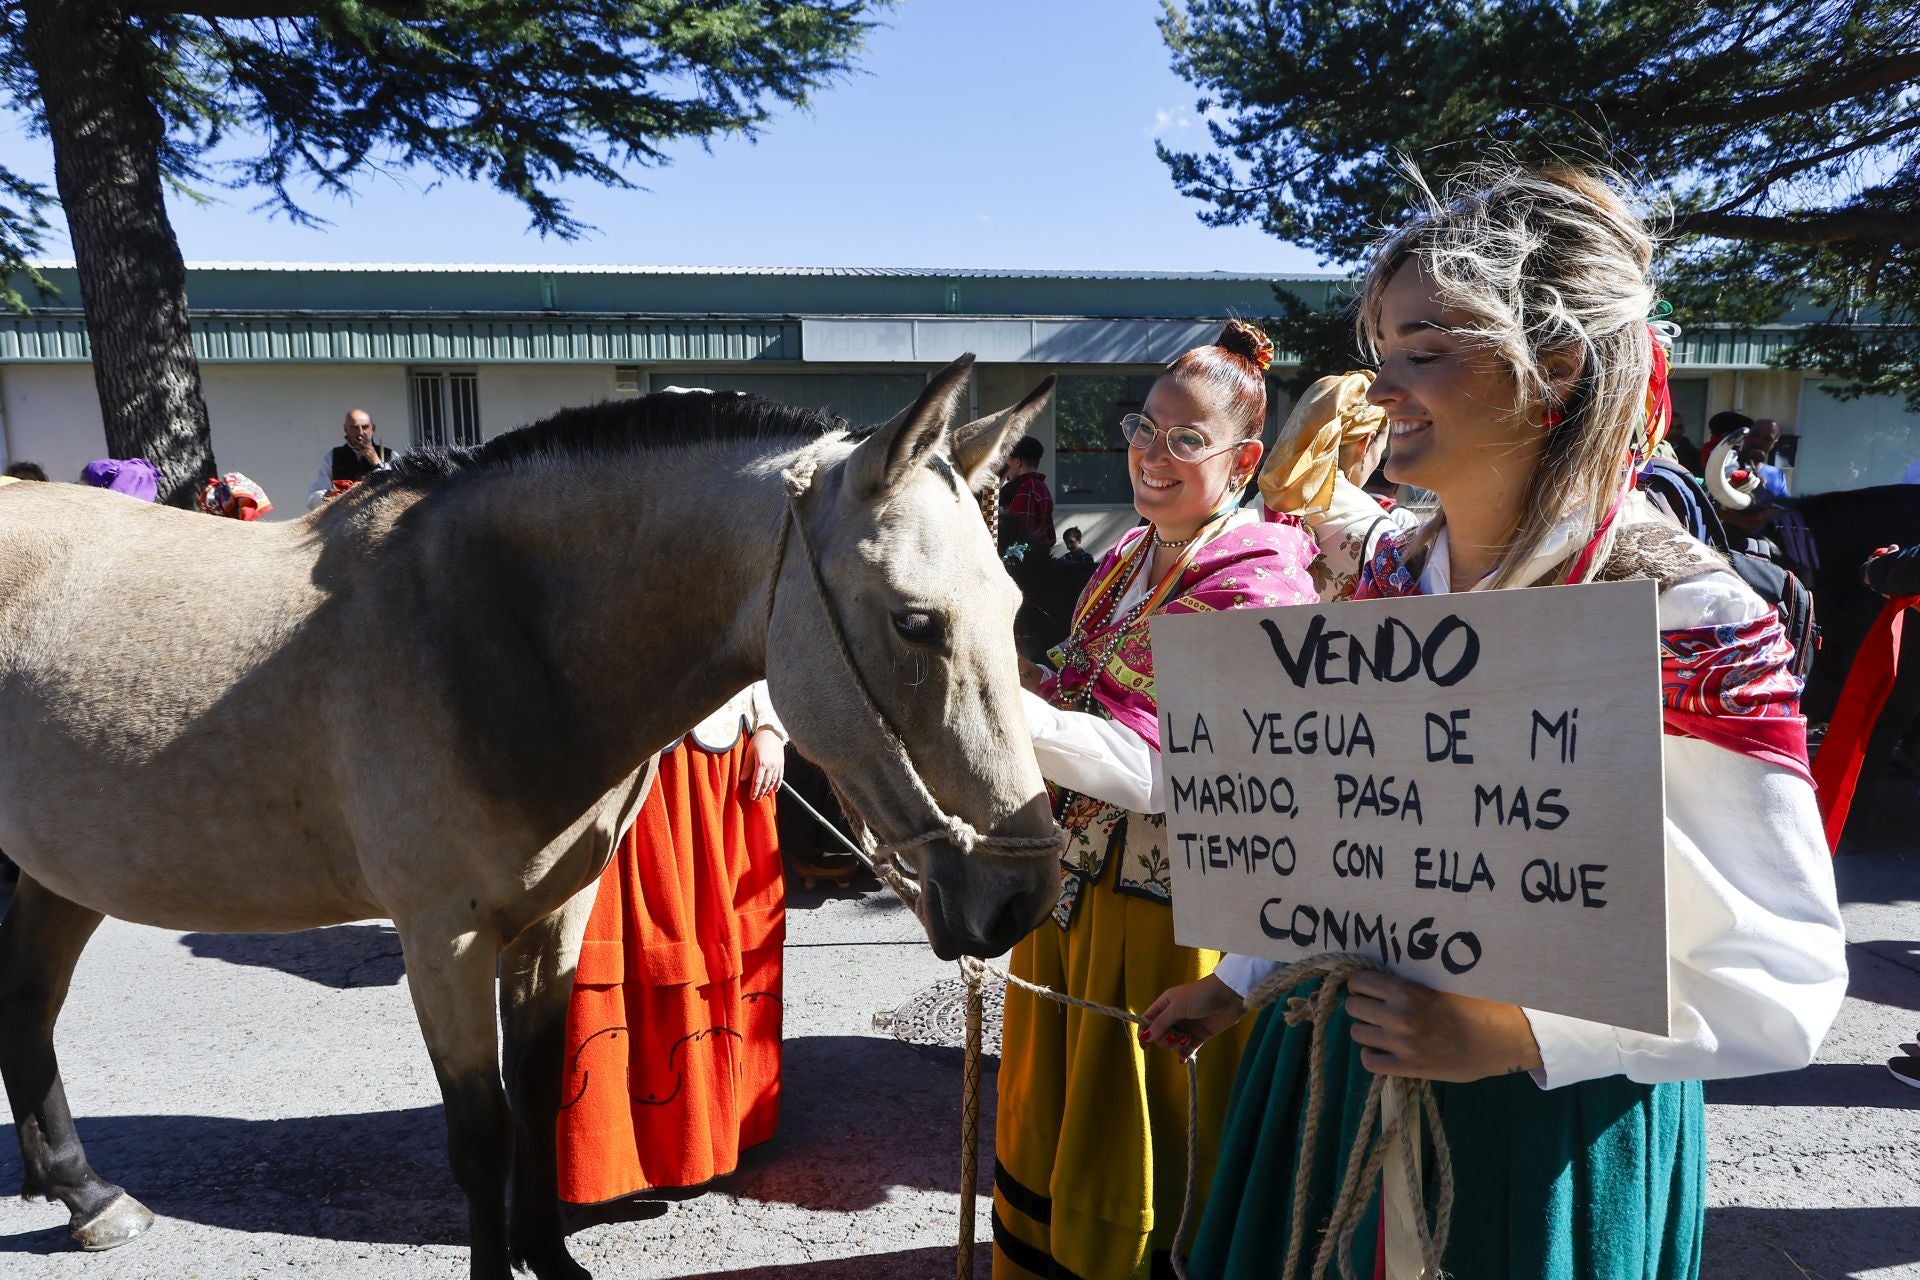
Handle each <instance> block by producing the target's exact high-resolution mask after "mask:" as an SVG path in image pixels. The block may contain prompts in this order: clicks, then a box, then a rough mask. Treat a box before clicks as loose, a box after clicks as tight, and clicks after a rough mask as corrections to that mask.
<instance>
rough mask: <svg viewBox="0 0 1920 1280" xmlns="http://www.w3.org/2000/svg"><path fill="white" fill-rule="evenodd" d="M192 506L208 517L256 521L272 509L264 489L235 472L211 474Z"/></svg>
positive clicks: (270, 501) (271, 503)
mask: <svg viewBox="0 0 1920 1280" xmlns="http://www.w3.org/2000/svg"><path fill="white" fill-rule="evenodd" d="M194 505H195V506H197V507H199V508H200V510H202V511H204V512H206V513H207V514H208V515H210V516H226V517H228V518H229V519H233V520H258V519H259V518H260V517H261V516H263V515H265V514H267V512H269V511H271V510H273V502H272V500H271V499H269V498H268V497H267V491H266V490H265V489H262V488H261V487H260V486H259V485H257V484H255V483H254V482H253V481H251V480H249V479H247V478H246V476H244V475H242V474H241V473H240V472H238V471H229V472H227V474H225V475H223V476H215V477H214V478H213V479H211V480H209V481H207V482H206V484H204V485H202V486H201V487H200V496H199V497H197V498H195V499H194Z"/></svg>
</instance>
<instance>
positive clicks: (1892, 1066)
mask: <svg viewBox="0 0 1920 1280" xmlns="http://www.w3.org/2000/svg"><path fill="white" fill-rule="evenodd" d="M1909 483H1911V482H1909ZM1860 580H1861V581H1862V582H1864V583H1866V584H1867V589H1868V590H1870V591H1877V592H1879V593H1880V594H1881V595H1883V596H1886V597H1888V598H1889V599H1893V600H1898V599H1902V598H1904V597H1907V596H1920V546H1915V547H1907V548H1904V549H1902V548H1900V547H1898V546H1891V547H1881V548H1880V549H1879V550H1878V551H1875V552H1874V553H1873V554H1872V555H1871V556H1869V557H1867V561H1866V563H1865V564H1863V565H1861V566H1860ZM1908 616H1909V618H1911V616H1912V613H1911V611H1909V613H1908ZM1914 1039H1915V1040H1916V1041H1920V1033H1915V1036H1914ZM1906 1047H1908V1048H1911V1049H1913V1050H1914V1053H1910V1054H1900V1055H1897V1056H1895V1057H1892V1058H1888V1059H1887V1070H1888V1071H1890V1072H1891V1073H1892V1074H1893V1078H1894V1079H1895V1080H1898V1081H1899V1082H1900V1083H1901V1084H1905V1085H1911V1086H1913V1087H1914V1088H1916V1089H1920V1044H1914V1045H1909V1046H1906Z"/></svg>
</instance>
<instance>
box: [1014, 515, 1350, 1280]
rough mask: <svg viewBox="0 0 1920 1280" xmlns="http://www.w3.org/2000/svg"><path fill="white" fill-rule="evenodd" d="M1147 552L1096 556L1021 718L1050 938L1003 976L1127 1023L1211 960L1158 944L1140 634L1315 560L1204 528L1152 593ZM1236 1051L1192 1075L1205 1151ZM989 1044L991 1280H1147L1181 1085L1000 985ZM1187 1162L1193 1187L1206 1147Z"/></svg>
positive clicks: (1251, 602) (1304, 543)
mask: <svg viewBox="0 0 1920 1280" xmlns="http://www.w3.org/2000/svg"><path fill="white" fill-rule="evenodd" d="M1148 534H1149V530H1147V529H1135V530H1133V531H1131V532H1130V533H1128V534H1127V535H1126V536H1125V537H1123V538H1122V539H1121V540H1120V542H1119V544H1118V545H1117V546H1116V547H1115V548H1114V549H1113V550H1112V551H1110V552H1108V553H1107V555H1106V557H1105V559H1104V560H1102V562H1101V564H1100V567H1099V568H1098V569H1097V570H1095V572H1094V576H1093V579H1092V581H1091V582H1090V583H1089V584H1088V587H1087V590H1086V591H1085V592H1084V593H1083V594H1082V596H1081V598H1080V603H1079V605H1078V606H1077V608H1076V609H1075V612H1074V621H1073V630H1072V634H1071V635H1070V636H1069V637H1068V639H1067V640H1066V641H1065V642H1064V643H1063V644H1062V645H1061V646H1060V647H1059V648H1057V649H1055V650H1054V651H1053V655H1052V656H1053V657H1054V659H1055V661H1056V662H1057V663H1058V664H1059V666H1060V670H1059V674H1058V675H1056V676H1055V677H1054V678H1053V679H1051V680H1049V681H1047V682H1046V683H1045V684H1044V685H1042V686H1041V696H1040V697H1039V698H1035V697H1033V696H1032V695H1027V697H1026V700H1025V701H1026V705H1027V708H1028V718H1029V721H1030V722H1031V727H1032V730H1033V740H1034V751H1035V754H1036V755H1037V756H1038V757H1039V760H1040V767H1041V772H1042V773H1043V774H1045V775H1046V777H1047V778H1048V780H1049V781H1050V782H1051V783H1053V784H1055V786H1056V790H1055V795H1054V799H1055V801H1056V805H1057V810H1056V811H1057V812H1058V813H1059V814H1060V818H1061V822H1062V825H1063V826H1065V827H1066V829H1067V832H1068V835H1069V840H1070V843H1069V845H1068V848H1067V852H1066V854H1065V856H1064V858H1063V862H1062V885H1061V895H1060V902H1059V905H1058V906H1057V907H1056V908H1055V910H1054V914H1053V918H1052V921H1051V922H1050V923H1042V924H1041V926H1040V927H1039V928H1038V929H1037V930H1035V931H1034V932H1033V933H1032V934H1030V935H1029V936H1028V937H1027V938H1025V939H1024V940H1022V941H1021V942H1020V943H1019V944H1018V945H1017V946H1016V947H1015V948H1014V951H1013V960H1012V966H1013V971H1014V972H1015V973H1016V974H1018V975H1019V976H1021V977H1023V978H1026V979H1028V980H1029V981H1033V982H1038V983H1042V984H1045V985H1047V986H1049V987H1052V988H1053V989H1054V990H1056V991H1062V992H1066V993H1069V994H1071V995H1075V996H1079V997H1081V998H1084V999H1088V1000H1093V1001H1097V1002H1099V1003H1101V1004H1107V1005H1114V1006H1120V1007H1124V1008H1127V1009H1131V1010H1133V1011H1135V1012H1138V1011H1140V1010H1142V1009H1144V1008H1146V1007H1147V1005H1148V1004H1150V1003H1152V1001H1153V1000H1154V999H1155V997H1157V996H1158V995H1159V994H1160V993H1161V992H1162V991H1164V990H1165V989H1166V988H1167V987H1169V986H1172V985H1174V984H1175V983H1180V982H1190V981H1193V980H1195V979H1197V978H1200V977H1203V976H1204V975H1206V974H1207V973H1210V972H1212V970H1213V966H1214V964H1215V963H1216V961H1217V960H1218V958H1219V957H1218V953H1217V952H1212V951H1198V950H1194V949H1192V948H1188V947H1181V946H1176V945H1175V944H1174V941H1173V912H1172V911H1171V909H1170V893H1171V885H1170V880H1169V865H1168V856H1167V852H1166V840H1165V830H1166V820H1165V818H1164V816H1163V813H1164V808H1165V806H1164V803H1163V802H1162V799H1161V796H1160V791H1161V784H1160V782H1159V778H1158V774H1159V769H1158V765H1157V763H1156V759H1155V758H1156V756H1157V754H1158V751H1159V744H1160V725H1159V711H1158V707H1157V705H1156V703H1155V701H1154V691H1153V651H1152V649H1151V648H1150V639H1149V632H1148V624H1149V622H1150V621H1151V619H1152V618H1153V616H1154V615H1155V614H1157V613H1198V612H1208V611H1212V610H1219V609H1239V608H1264V607H1267V606H1270V605H1282V604H1305V603H1311V602H1312V601H1313V600H1314V594H1313V586H1312V583H1311V581H1310V580H1309V578H1308V576H1307V567H1308V565H1309V564H1310V563H1311V562H1312V559H1313V545H1312V541H1311V539H1310V538H1308V537H1307V535H1306V533H1305V532H1304V531H1303V530H1302V529H1301V528H1300V527H1299V525H1298V523H1297V522H1292V521H1287V522H1279V523H1262V522H1261V521H1260V520H1259V518H1258V516H1257V515H1256V514H1255V513H1253V512H1251V511H1245V512H1239V511H1236V512H1233V513H1230V514H1225V515H1221V516H1218V517H1216V518H1215V519H1214V520H1213V521H1212V522H1211V523H1210V524H1209V525H1208V526H1207V527H1206V528H1204V529H1203V530H1201V533H1200V536H1199V537H1197V538H1196V539H1195V540H1194V541H1193V543H1192V544H1191V545H1190V546H1189V547H1188V548H1187V549H1186V551H1185V552H1184V553H1183V555H1182V558H1181V559H1180V561H1179V562H1178V563H1176V564H1175V565H1174V566H1173V567H1172V568H1171V569H1170V570H1169V571H1168V572H1167V573H1166V575H1165V576H1164V577H1161V578H1160V579H1158V580H1157V581H1156V580H1154V579H1153V578H1152V577H1151V576H1150V573H1151V564H1152V553H1153V541H1152V538H1151V537H1149V536H1148ZM1237 1040H1238V1038H1237V1037H1235V1036H1232V1035H1229V1036H1224V1037H1221V1038H1220V1039H1219V1040H1217V1041H1216V1042H1214V1043H1213V1044H1210V1045H1209V1046H1208V1050H1207V1053H1206V1055H1204V1056H1203V1057H1202V1059H1201V1066H1200V1076H1201V1082H1200V1102H1201V1107H1202V1109H1203V1114H1202V1116H1201V1117H1200V1121H1201V1133H1202V1134H1203V1135H1212V1134H1215V1133H1218V1132H1219V1127H1220V1122H1221V1119H1222V1116H1223V1114H1224V1107H1225V1102H1226V1097H1227V1088H1228V1086H1229V1084H1230V1082H1231V1080H1232V1078H1233V1068H1234V1050H1235V1048H1236V1047H1237ZM1002 1043H1003V1049H1002V1053H1001V1059H1000V1085H999V1098H1000V1100H999V1113H998V1118H999V1122H998V1128H997V1136H996V1148H997V1151H996V1154H997V1157H998V1159H997V1161H996V1164H995V1168H994V1221H993V1227H994V1266H993V1270H994V1275H995V1277H996V1280H1009V1278H1010V1277H1024V1276H1034V1277H1065V1276H1081V1277H1087V1278H1088V1280H1122V1278H1124V1277H1132V1276H1142V1277H1144V1276H1146V1275H1147V1274H1148V1272H1149V1269H1150V1267H1151V1266H1152V1262H1151V1258H1152V1256H1153V1255H1155V1254H1162V1255H1163V1254H1165V1252H1166V1251H1167V1250H1168V1249H1169V1247H1170V1246H1171V1244H1172V1237H1173V1233H1174V1230H1175V1227H1176V1225H1177V1220H1178V1217H1179V1208H1180V1201H1181V1193H1182V1190H1183V1188H1184V1186H1185V1182H1186V1177H1187V1168H1186V1137H1185V1135H1186V1126H1187V1090H1186V1072H1185V1068H1184V1067H1182V1066H1181V1065H1180V1063H1179V1062H1178V1061H1177V1060H1176V1059H1175V1058H1174V1056H1173V1055H1172V1054H1169V1053H1163V1052H1159V1051H1157V1050H1156V1051H1152V1052H1149V1051H1147V1050H1145V1049H1143V1048H1142V1047H1141V1045H1140V1043H1139V1041H1138V1040H1137V1039H1136V1037H1135V1034H1134V1029H1133V1028H1132V1027H1131V1026H1128V1025H1127V1024H1125V1023H1122V1022H1119V1021H1117V1020H1115V1019H1112V1018H1108V1017H1104V1016H1101V1015H1098V1014H1090V1013H1083V1012H1081V1011H1078V1010H1069V1009H1066V1008H1064V1007H1062V1006H1060V1005H1058V1004H1055V1003H1053V1002H1051V1001H1044V1000H1040V999H1038V998H1035V997H1033V996H1029V995H1028V994H1026V993H1025V992H1022V991H1020V990H1019V989H1017V988H1013V987H1009V988H1008V991H1007V997H1006V1020H1005V1026H1004V1032H1003V1041H1002ZM1201 1156H1202V1161H1203V1163H1202V1166H1201V1172H1202V1174H1203V1175H1204V1174H1205V1172H1206V1171H1208V1170H1211V1168H1212V1167H1213V1147H1212V1143H1211V1141H1210V1139H1208V1138H1203V1140H1202V1147H1201ZM1204 1182H1205V1179H1204V1176H1203V1177H1202V1186H1201V1193H1202V1195H1204V1192H1205V1186H1204Z"/></svg>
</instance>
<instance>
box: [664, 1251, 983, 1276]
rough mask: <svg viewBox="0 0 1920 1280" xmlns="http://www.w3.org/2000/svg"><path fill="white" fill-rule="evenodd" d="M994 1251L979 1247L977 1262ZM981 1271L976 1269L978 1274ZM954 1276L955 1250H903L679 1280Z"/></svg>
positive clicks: (705, 1273) (707, 1273) (695, 1273)
mask: <svg viewBox="0 0 1920 1280" xmlns="http://www.w3.org/2000/svg"><path fill="white" fill-rule="evenodd" d="M990 1252H991V1250H990V1249H989V1248H988V1247H987V1246H986V1245H985V1244H984V1243H983V1244H981V1245H979V1246H977V1248H976V1251H975V1260H976V1262H978V1260H979V1259H980V1258H982V1257H984V1256H986V1255H987V1254H989V1253H990ZM978 1269H979V1268H978V1267H976V1270H978ZM952 1274H953V1246H952V1245H944V1246H940V1247H936V1248H932V1249H901V1250H898V1251H897V1252H894V1253H874V1254H868V1255H867V1256H865V1257H861V1258H833V1259H831V1260H827V1261H817V1262H791V1263H784V1264H782V1265H779V1266H772V1267H750V1268H748V1269H747V1270H745V1271H690V1272H688V1273H686V1274H685V1275H683V1276H679V1277H676V1280H721V1278H722V1277H724V1278H725V1280H792V1278H793V1277H798V1276H806V1277H807V1280H906V1278H907V1277H921V1276H946V1275H952Z"/></svg>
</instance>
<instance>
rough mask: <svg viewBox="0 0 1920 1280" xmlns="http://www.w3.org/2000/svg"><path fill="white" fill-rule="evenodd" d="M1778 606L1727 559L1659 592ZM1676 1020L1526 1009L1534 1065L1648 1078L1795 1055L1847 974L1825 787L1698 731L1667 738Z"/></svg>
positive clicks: (1821, 1029)
mask: <svg viewBox="0 0 1920 1280" xmlns="http://www.w3.org/2000/svg"><path fill="white" fill-rule="evenodd" d="M1766 607H1768V606H1766V605H1764V604H1762V603H1761V602H1760V601H1759V599H1758V598H1757V597H1754V596H1752V595H1751V594H1750V593H1748V592H1746V590H1745V588H1743V587H1740V586H1739V585H1738V584H1737V583H1733V582H1731V581H1730V580H1729V579H1728V578H1727V576H1726V575H1714V576H1713V577H1711V578H1707V579H1702V580H1699V581H1696V582H1692V583H1686V584H1682V585H1681V586H1679V587H1675V588H1672V589H1670V590H1669V591H1667V592H1665V593H1663V595H1662V598H1661V624H1662V626H1665V627H1683V626H1698V625H1702V624H1704V623H1708V622H1713V621H1729V622H1731V621H1740V620H1742V619H1743V618H1744V617H1747V616H1751V613H1752V611H1753V610H1755V609H1763V608H1766ZM1662 742H1663V760H1664V766H1663V768H1664V774H1665V779H1666V792H1667V823H1666V844H1667V944H1668V956H1669V960H1668V974H1669V977H1668V982H1669V991H1670V1002H1671V1004H1670V1007H1671V1031H1672V1034H1671V1035H1670V1036H1654V1035H1647V1034H1645V1033H1643V1032H1637V1031H1624V1030H1621V1029H1619V1028H1617V1027H1606V1026H1601V1025H1600V1024H1598V1023H1593V1022H1584V1021H1582V1020H1580V1019H1578V1018H1569V1017H1565V1016H1564V1015H1561V1014H1553V1013H1545V1012H1542V1011H1539V1010H1535V1009H1528V1010H1527V1011H1526V1014H1527V1020H1528V1022H1529V1023H1530V1024H1531V1025H1532V1027H1533V1035H1534V1039H1535V1040H1536V1041H1537V1042H1538V1044H1539V1046H1540V1058H1541V1062H1542V1066H1541V1068H1540V1069H1539V1070H1538V1071H1536V1072H1534V1079H1535V1080H1536V1082H1538V1083H1539V1084H1540V1085H1541V1086H1542V1087H1543V1088H1549V1089H1550V1088H1555V1087H1557V1086H1559V1085H1563V1084H1572V1083H1575V1082H1577V1081H1580V1080H1591V1079H1595V1078H1598V1077H1600V1076H1607V1075H1625V1076H1627V1077H1629V1078H1630V1079H1633V1080H1639V1081H1642V1082H1644V1083H1650V1084H1651V1083H1659V1082H1662V1081H1669V1080H1711V1079H1720V1078H1724V1077H1729V1076H1745V1075H1759V1074H1762V1073H1764V1072H1769V1071H1791V1070H1794V1069H1796V1068H1799V1067H1803V1066H1805V1065H1807V1063H1809V1062H1811V1061H1812V1060H1813V1055H1814V1051H1815V1050H1817V1049H1818V1048H1819V1047H1820V1041H1821V1039H1822V1038H1823V1037H1824V1036H1825V1035H1826V1033H1827V1028H1828V1027H1830V1026H1831V1025H1832V1023H1833V1019H1834V1016H1835V1015H1836V1014H1837V1013H1838V1012H1839V1010H1840V1002H1841V999H1842V998H1843V997H1844V996H1845V994H1846V989H1847V960H1846V938H1845V935H1844V933H1843V929H1842V925H1841V920H1840V904H1839V899H1838V894H1837V893H1836V891H1835V888H1834V881H1833V860H1832V858H1831V857H1830V856H1829V855H1828V852H1827V842H1826V837H1825V834H1824V832H1823V830H1822V827H1821V823H1820V813H1819V809H1818V807H1817V806H1816V805H1815V803H1814V794H1813V788H1812V787H1811V786H1810V785H1808V783H1807V781H1806V779H1805V778H1802V777H1800V776H1799V775H1798V774H1796V773H1794V772H1792V771H1791V770H1788V769H1785V768H1782V767H1780V766H1779V765H1776V764H1770V763H1767V762H1765V761H1761V760H1757V759H1754V758H1752V757H1750V756H1745V755H1741V754H1738V753H1736V752H1733V751H1729V750H1727V749H1726V748H1724V747H1720V746H1716V745H1714V744H1712V743H1709V742H1704V741H1701V740H1700V739H1698V738H1683V737H1676V736H1673V735H1668V736H1667V737H1665V738H1664V739H1663V740H1662Z"/></svg>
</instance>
